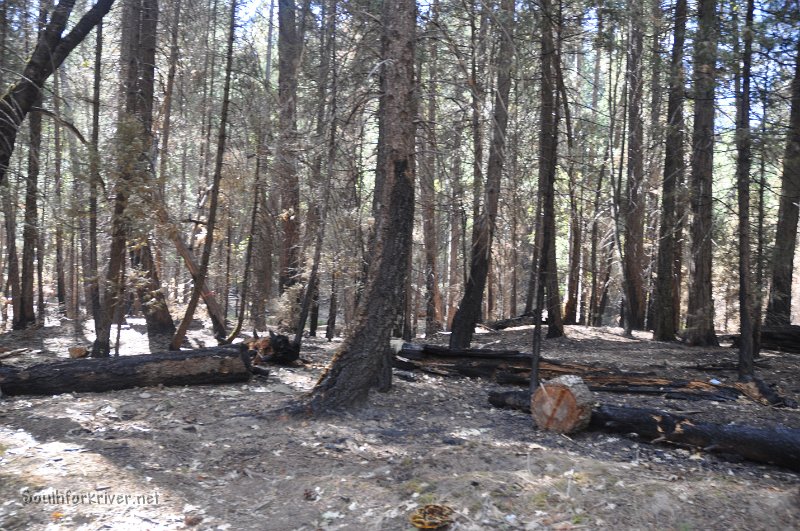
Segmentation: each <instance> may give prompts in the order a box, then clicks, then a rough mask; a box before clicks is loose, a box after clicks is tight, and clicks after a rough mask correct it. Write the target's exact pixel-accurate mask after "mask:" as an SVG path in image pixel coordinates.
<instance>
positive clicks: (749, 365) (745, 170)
mask: <svg viewBox="0 0 800 531" xmlns="http://www.w3.org/2000/svg"><path fill="white" fill-rule="evenodd" d="M754 9H755V7H754V2H753V0H748V1H747V12H746V14H745V25H744V35H743V41H744V50H743V51H742V56H741V63H740V59H739V57H736V62H737V68H736V70H737V72H736V99H737V102H736V103H737V105H736V154H737V158H736V194H737V196H738V206H739V231H738V232H739V323H740V325H739V326H740V336H739V337H740V339H739V379H740V380H744V381H750V380H752V379H753V375H754V367H753V357H754V356H755V351H754V348H753V347H754V341H753V339H754V337H753V333H754V323H753V281H752V277H751V273H750V269H751V259H750V258H751V252H750V168H751V166H752V158H753V155H752V138H751V132H750V71H751V64H752V59H753V12H754ZM737 33H738V32H737ZM737 39H738V36H737ZM737 48H738V42H737ZM740 64H741V72H740V71H739V65H740Z"/></svg>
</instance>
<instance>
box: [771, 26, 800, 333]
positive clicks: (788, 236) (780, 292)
mask: <svg viewBox="0 0 800 531" xmlns="http://www.w3.org/2000/svg"><path fill="white" fill-rule="evenodd" d="M798 213H800V40H798V43H797V59H796V65H795V74H794V79H793V80H792V109H791V112H790V116H789V132H788V138H787V140H786V151H785V153H784V156H783V174H782V175H781V197H780V203H779V206H778V226H777V228H776V229H775V249H774V250H773V252H772V287H771V289H770V294H769V302H768V303H767V317H766V323H767V325H768V326H785V325H789V324H791V318H792V272H793V271H794V251H795V246H796V244H797V219H798Z"/></svg>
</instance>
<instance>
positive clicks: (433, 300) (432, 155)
mask: <svg viewBox="0 0 800 531" xmlns="http://www.w3.org/2000/svg"><path fill="white" fill-rule="evenodd" d="M438 25H439V0H434V3H433V6H432V8H431V18H430V21H429V23H428V33H429V34H430V35H432V36H433V35H436V34H437V31H438ZM429 43H430V44H429V46H430V48H429V50H428V65H429V66H428V94H427V98H428V102H427V103H428V105H427V112H428V115H427V127H426V133H427V135H426V143H425V152H426V153H425V156H424V157H422V162H423V164H422V171H421V172H420V203H421V206H422V233H423V240H424V244H425V336H426V337H431V336H432V335H433V334H435V333H436V332H438V331H439V330H441V329H442V296H441V293H440V292H439V274H438V268H437V264H436V258H437V254H438V242H437V237H436V234H437V232H438V224H437V222H436V176H437V175H438V171H437V169H438V161H439V157H438V154H437V151H438V145H437V135H436V126H437V123H436V93H437V81H438V76H439V64H438V61H439V53H438V48H437V47H438V45H439V43H438V42H437V40H436V39H435V38H432V39H431V40H430V41H429Z"/></svg>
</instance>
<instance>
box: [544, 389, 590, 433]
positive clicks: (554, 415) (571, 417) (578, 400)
mask: <svg viewBox="0 0 800 531" xmlns="http://www.w3.org/2000/svg"><path fill="white" fill-rule="evenodd" d="M531 413H532V414H533V419H534V420H535V421H536V425H537V426H539V427H540V428H541V429H544V430H549V431H555V432H557V433H573V432H576V431H580V430H582V429H584V428H586V427H587V426H588V425H589V421H590V420H591V418H592V393H591V391H589V388H588V387H586V384H585V383H583V380H582V379H581V378H580V377H579V376H574V375H566V376H559V377H558V378H554V379H552V380H550V381H548V382H544V383H542V384H541V385H540V386H539V387H538V388H537V389H536V392H535V393H534V394H533V398H531Z"/></svg>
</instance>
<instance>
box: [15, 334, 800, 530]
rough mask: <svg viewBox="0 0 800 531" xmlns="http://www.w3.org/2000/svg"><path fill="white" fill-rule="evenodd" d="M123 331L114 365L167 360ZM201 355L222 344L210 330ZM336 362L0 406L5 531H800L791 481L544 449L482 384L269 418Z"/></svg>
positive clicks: (624, 400) (576, 338)
mask: <svg viewBox="0 0 800 531" xmlns="http://www.w3.org/2000/svg"><path fill="white" fill-rule="evenodd" d="M131 322H132V323H133V324H132V326H131V327H130V328H129V329H126V330H123V331H122V353H123V355H127V354H134V353H146V352H149V351H150V350H151V348H152V349H154V350H160V348H159V345H157V344H155V343H153V344H152V345H151V343H150V342H148V339H147V336H146V334H145V333H144V325H143V322H140V321H137V320H135V319H132V320H131ZM89 330H90V328H88V325H87V327H86V328H85V329H84V330H76V329H75V328H74V327H73V325H72V324H65V325H61V326H48V327H46V328H44V329H40V330H35V331H24V332H8V333H5V334H3V335H0V347H4V348H6V349H16V348H28V349H31V350H30V351H27V352H26V353H25V354H22V355H19V356H15V357H12V358H7V359H3V360H1V361H0V363H2V364H4V365H28V364H32V363H37V362H42V361H48V360H52V359H55V358H64V357H67V349H68V348H69V347H72V346H78V345H88V344H89V340H88V339H87V338H89V337H91V335H90V334H89V332H88V331H89ZM567 334H568V338H563V339H558V340H547V341H546V342H545V343H544V348H543V355H544V356H546V357H548V358H550V359H557V360H562V361H574V362H582V363H586V362H596V363H599V364H600V365H603V366H606V367H617V368H621V369H629V370H638V371H646V372H653V373H656V374H660V375H664V376H669V377H672V378H679V377H685V378H693V379H705V380H709V379H711V378H716V379H718V380H720V381H722V382H726V381H732V380H734V379H735V377H736V374H735V372H734V371H715V372H703V371H698V370H694V369H692V368H691V367H692V366H693V365H696V364H707V363H712V362H713V363H720V362H723V361H729V362H733V361H734V360H735V358H736V352H735V351H734V350H732V349H729V348H728V349H726V348H710V349H709V348H706V349H698V348H689V347H685V346H683V345H681V344H677V343H676V344H668V343H657V342H653V341H650V340H649V339H648V336H649V334H641V335H637V336H636V337H635V338H634V339H625V338H623V337H622V334H621V331H620V330H619V329H609V328H603V329H589V328H585V327H568V328H567ZM530 337H531V329H530V328H529V327H520V328H515V329H509V330H505V331H503V332H492V333H483V334H479V335H477V336H476V340H475V342H474V343H473V346H476V347H480V346H482V347H488V348H513V349H520V350H526V351H527V350H529V344H530ZM420 341H421V340H420ZM429 341H430V342H438V343H444V342H445V341H446V336H444V335H439V336H437V337H436V338H434V339H432V340H429ZM191 342H192V344H193V345H195V346H201V345H203V344H205V345H213V344H214V341H213V339H212V338H211V336H210V334H208V331H207V330H195V331H193V332H192V335H191ZM337 345H338V343H337V342H335V341H334V342H332V343H329V342H326V341H325V340H323V339H316V338H309V339H307V340H306V341H305V342H304V345H303V350H302V353H301V356H302V357H303V358H304V359H306V360H307V361H308V363H307V364H305V365H304V366H297V367H290V368H280V367H274V368H272V373H271V374H270V375H269V376H268V377H255V378H254V379H253V380H252V381H250V382H249V383H246V384H235V385H219V386H195V387H179V388H175V387H173V388H146V389H145V388H139V389H128V390H122V391H114V392H106V393H101V394H91V393H80V394H68V395H60V396H52V397H34V396H19V397H8V396H7V397H4V398H2V399H0V529H2V530H40V529H47V530H51V529H52V530H56V529H70V530H73V529H80V530H100V529H113V530H120V529H135V530H137V531H143V530H161V529H203V530H205V529H208V530H211V529H220V530H225V529H228V530H232V531H238V530H250V529H252V530H276V531H277V530H281V531H282V530H293V529H298V530H299V529H306V530H311V529H345V530H356V529H358V530H380V531H383V530H406V529H413V528H412V527H411V525H410V523H409V516H410V515H411V514H412V513H413V512H414V510H415V509H416V508H417V507H419V506H422V505H424V504H427V503H441V504H446V505H448V506H449V507H451V508H452V509H454V511H455V512H454V514H453V518H454V522H453V524H452V525H451V526H450V529H452V530H466V529H493V530H494V529H560V530H564V529H659V530H661V529H664V530H667V529H674V530H691V529H720V530H728V529H742V530H756V529H770V530H780V529H786V530H788V529H800V474H797V473H793V472H791V471H787V470H784V469H780V468H776V467H772V466H767V465H759V464H754V463H750V462H746V461H741V460H738V461H737V460H731V459H725V458H724V457H721V456H717V455H712V454H708V453H705V452H702V451H699V450H697V449H691V448H681V447H677V446H674V445H666V444H654V445H651V444H648V443H646V442H644V441H637V440H635V439H631V438H628V437H624V436H617V435H610V434H606V433H602V432H585V433H580V434H576V435H571V436H564V435H557V434H553V433H547V432H543V431H540V430H537V429H536V428H535V426H534V424H533V422H532V420H531V418H530V416H529V415H528V414H525V413H523V412H520V411H511V410H500V409H495V408H493V407H491V406H490V405H489V403H488V402H487V392H488V391H489V390H497V389H500V386H497V385H496V384H492V383H489V382H486V381H480V380H474V379H459V378H444V377H441V376H433V375H427V374H420V373H415V374H414V377H413V380H412V381H408V380H404V379H400V378H395V383H394V387H393V389H392V390H391V391H390V392H388V393H385V394H375V395H373V396H372V397H371V400H370V402H369V405H368V406H366V407H364V408H361V409H358V410H354V411H352V412H351V413H349V414H344V415H339V416H333V417H329V418H324V419H321V420H276V416H274V415H272V416H270V415H269V412H270V411H274V410H276V409H278V408H281V407H282V406H284V405H287V404H288V403H290V402H291V401H292V400H294V399H296V398H297V397H299V396H301V395H302V394H303V393H305V392H306V391H308V390H309V389H310V388H311V387H312V386H313V384H314V382H315V381H316V379H317V378H318V376H319V374H320V372H321V371H322V370H323V368H324V367H325V366H326V364H327V363H328V361H329V360H330V357H331V355H332V353H333V351H334V350H335V348H336V347H337ZM760 363H762V364H763V365H764V366H765V367H764V368H760V369H759V374H760V376H761V377H762V378H764V379H765V380H766V381H767V382H768V383H770V384H775V385H776V388H777V390H778V391H779V392H780V393H781V394H783V395H785V396H787V397H789V398H792V399H794V400H800V356H798V355H791V354H779V353H774V352H765V353H764V355H763V357H762V358H761V362H760ZM595 396H596V398H597V400H598V402H602V403H607V404H618V405H621V404H625V405H630V406H636V407H656V408H660V409H665V410H668V411H672V412H678V413H681V414H683V415H689V416H691V417H692V418H696V419H699V420H710V421H714V422H721V423H727V422H736V423H739V424H750V425H758V426H777V425H784V426H788V427H794V428H798V427H800V411H799V410H797V409H785V408H773V407H768V406H763V405H760V404H757V403H755V402H752V401H750V400H747V399H740V400H739V401H736V402H712V401H692V402H688V401H684V400H667V399H665V398H663V397H659V396H642V395H619V394H610V393H597V394H596V395H595ZM90 495H94V497H90ZM59 496H60V497H59ZM67 496H68V498H66V499H67V503H65V497H67ZM81 496H83V499H81ZM125 496H128V499H127V500H126V499H125Z"/></svg>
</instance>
